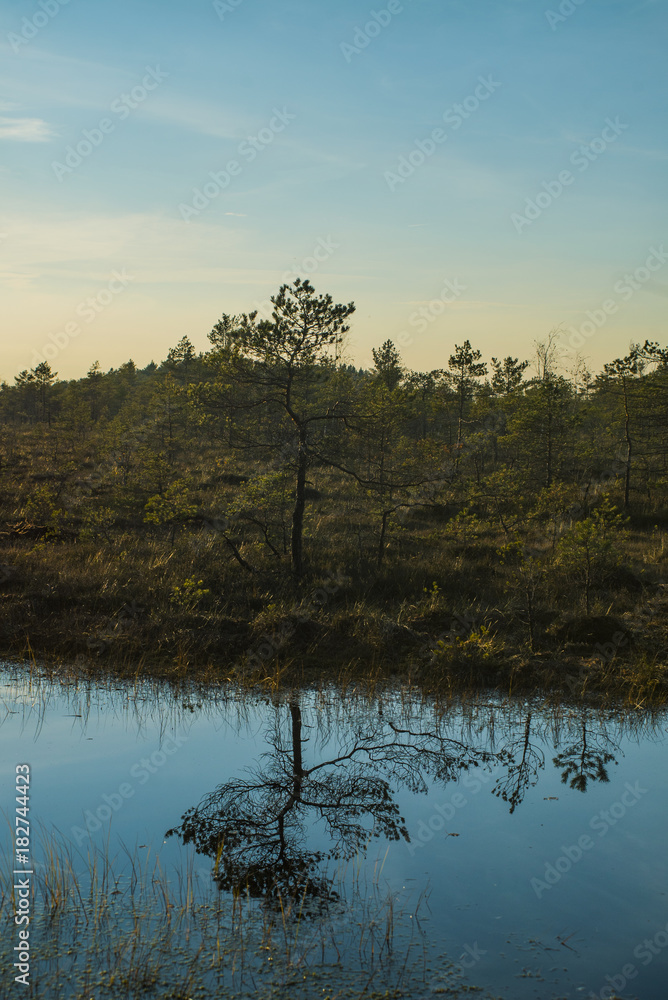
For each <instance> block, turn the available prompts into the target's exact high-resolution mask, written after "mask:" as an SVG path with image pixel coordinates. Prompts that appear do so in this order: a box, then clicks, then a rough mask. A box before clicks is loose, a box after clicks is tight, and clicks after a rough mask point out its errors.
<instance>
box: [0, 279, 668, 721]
mask: <svg viewBox="0 0 668 1000" xmlns="http://www.w3.org/2000/svg"><path fill="white" fill-rule="evenodd" d="M272 301H273V303H274V313H273V318H272V319H271V320H262V319H260V318H258V316H257V315H255V314H250V315H241V316H230V315H223V316H222V318H221V319H220V321H219V322H218V323H217V324H216V326H215V327H214V329H213V330H212V331H211V333H210V335H209V340H210V345H211V346H210V348H209V350H207V351H206V352H204V353H199V354H198V353H197V352H196V351H195V350H194V348H193V345H192V344H191V342H190V340H189V339H188V338H187V337H183V338H182V340H181V341H180V342H179V343H178V344H177V345H176V346H175V347H173V348H172V349H171V350H170V351H169V352H168V354H167V357H166V359H165V360H164V361H162V362H161V363H160V364H156V363H151V364H149V365H148V366H147V367H146V368H144V369H138V368H137V367H136V366H135V364H134V363H133V362H132V361H128V362H127V363H126V364H123V365H121V366H120V367H119V368H117V369H111V370H109V371H107V372H103V371H102V370H101V368H100V366H99V364H97V363H94V364H93V365H92V366H91V368H90V370H89V371H88V373H87V374H86V375H85V376H84V377H82V378H78V379H73V380H69V381H67V380H59V378H58V375H57V372H56V371H54V370H53V369H52V367H51V364H50V362H49V361H48V360H43V361H40V362H39V363H38V364H37V365H36V366H35V367H34V368H33V369H32V370H26V371H23V372H21V373H20V374H18V375H17V376H16V378H15V379H14V384H11V385H10V384H7V383H4V384H3V385H2V386H1V387H0V547H1V548H0V561H1V562H2V563H3V566H2V567H1V568H0V595H1V603H0V652H1V653H3V654H4V655H13V656H19V655H25V654H26V653H28V652H30V651H32V652H33V653H34V654H35V655H39V656H56V657H63V658H69V659H73V658H76V657H79V658H80V662H81V663H82V664H88V665H96V664H98V663H99V661H101V660H102V661H105V662H106V663H108V664H111V663H114V664H116V665H118V664H120V663H122V662H125V663H126V664H127V665H128V666H129V665H132V668H133V669H135V670H136V669H137V666H138V664H139V666H140V667H142V666H143V668H145V669H150V670H153V671H163V672H166V673H169V672H176V673H179V672H184V671H185V672H194V671H201V672H204V673H208V674H210V675H218V676H220V677H235V678H240V677H242V676H244V677H251V678H254V679H259V680H265V679H266V678H272V680H273V682H276V681H277V680H279V679H280V678H281V677H287V676H292V675H293V674H294V672H295V671H298V672H300V673H301V674H303V673H304V671H320V672H327V671H331V670H336V671H337V672H338V671H345V672H347V674H348V675H349V676H356V675H357V674H360V675H361V674H364V675H368V674H369V673H370V672H371V673H372V674H373V673H374V672H376V673H377V674H378V673H381V674H397V673H401V674H403V675H408V676H410V677H411V678H414V679H416V680H418V681H419V682H420V683H421V684H434V685H440V686H443V685H445V686H446V687H448V686H455V685H461V684H462V683H467V684H468V683H484V684H490V683H492V684H500V685H503V687H504V688H505V689H508V687H514V688H517V687H522V686H527V685H528V686H532V687H537V686H540V685H543V684H550V685H555V684H556V685H557V686H561V687H562V688H563V689H564V690H566V691H569V692H571V693H574V694H579V693H581V692H582V691H591V692H594V691H599V690H601V691H602V690H610V689H615V690H617V691H621V690H623V691H624V693H625V695H626V696H627V697H629V698H630V699H631V700H635V701H636V702H642V701H643V700H645V699H648V698H654V699H656V698H662V697H664V696H665V692H666V678H667V677H668V670H667V668H666V659H665V649H666V647H667V646H668V642H667V639H668V627H667V624H666V607H667V606H668V595H667V594H666V592H665V590H664V588H665V584H664V575H665V570H666V561H667V559H668V550H667V548H666V534H667V526H668V434H667V433H666V430H667V427H668V349H665V348H661V347H660V345H658V344H656V343H649V342H645V343H644V344H633V345H631V347H630V349H629V353H628V354H627V355H626V357H623V358H617V359H611V360H610V362H609V363H608V364H606V365H605V366H604V369H603V371H601V372H600V373H598V374H593V373H591V372H589V371H588V370H587V368H586V367H585V365H584V364H582V363H581V362H578V363H576V364H575V365H574V367H572V369H571V370H570V371H568V370H567V369H566V366H565V365H564V363H563V359H562V358H561V356H560V349H559V344H560V340H559V336H558V332H553V333H551V334H550V335H549V336H548V337H547V339H546V340H545V341H543V342H540V343H537V344H536V356H535V357H534V358H533V359H528V360H523V359H518V358H514V357H512V356H507V357H505V358H492V359H490V360H489V362H487V361H486V360H485V359H483V358H482V356H481V353H480V351H478V350H476V349H475V347H473V346H472V345H471V344H470V343H469V342H468V341H466V342H465V343H463V344H454V345H452V347H451V348H450V350H451V352H452V353H448V349H445V350H444V355H443V358H442V359H439V360H441V362H442V365H443V367H442V368H438V369H435V370H432V371H428V372H414V371H409V370H407V369H406V368H405V366H404V364H403V362H402V358H401V356H400V353H399V352H398V351H397V349H396V348H395V346H394V345H393V344H392V342H391V341H389V340H388V341H386V342H385V343H384V344H382V346H379V347H378V348H377V349H376V350H374V351H373V366H372V367H371V368H369V369H368V370H364V369H360V368H356V367H354V366H353V365H350V364H347V363H345V362H344V361H343V360H342V358H343V357H345V351H344V343H345V338H346V333H347V331H348V321H349V320H350V318H351V316H352V314H353V312H354V306H353V304H352V303H350V304H348V305H341V304H335V303H334V302H333V301H332V299H331V297H330V296H328V295H320V294H317V293H316V292H315V290H314V289H313V287H312V286H311V285H310V284H309V283H308V282H307V281H304V282H301V281H299V280H296V281H295V282H294V283H293V284H292V285H291V286H283V287H282V288H281V289H280V290H279V292H278V293H277V295H276V296H275V297H274V299H273V300H272Z"/></svg>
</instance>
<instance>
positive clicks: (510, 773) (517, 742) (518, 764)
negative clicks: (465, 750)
mask: <svg viewBox="0 0 668 1000" xmlns="http://www.w3.org/2000/svg"><path fill="white" fill-rule="evenodd" d="M531 719H532V713H531V712H529V714H528V715H527V717H526V721H525V723H524V729H523V732H522V735H521V736H519V737H517V739H514V740H511V742H510V743H508V744H507V745H506V748H505V749H506V753H507V755H508V756H507V760H508V763H507V768H506V773H505V774H504V775H502V776H501V777H500V778H499V779H498V780H497V782H496V784H495V785H494V788H493V793H494V795H496V796H497V797H498V798H501V799H503V801H504V802H508V803H510V811H511V813H513V812H515V809H516V808H517V806H518V805H519V804H520V802H521V801H522V800H523V798H524V796H525V794H526V792H527V789H528V788H532V787H533V786H534V785H535V784H536V782H537V781H538V772H539V771H540V770H542V768H544V767H545V756H544V754H543V751H542V750H541V749H540V747H538V746H537V745H536V744H534V743H532V742H531Z"/></svg>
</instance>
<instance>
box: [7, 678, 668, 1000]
mask: <svg viewBox="0 0 668 1000" xmlns="http://www.w3.org/2000/svg"><path fill="white" fill-rule="evenodd" d="M667 735H668V718H667V717H666V715H665V714H654V715H648V714H646V713H624V712H614V711H610V710H605V711H603V710H595V709H592V708H589V709H583V708H580V707H578V708H575V707H564V706H560V707H555V706H553V705H552V706H550V705H548V704H545V703H541V702H540V701H536V700H533V701H522V700H499V699H495V698H479V699H477V700H474V701H467V702H465V703H462V702H457V701H453V702H450V703H448V704H446V705H443V704H440V705H434V704H433V703H431V702H429V701H426V700H422V699H421V698H420V697H419V696H418V695H417V694H416V693H415V692H412V693H411V695H410V696H408V695H406V693H402V692H399V691H387V690H386V691H383V692H382V693H378V692H376V693H374V694H373V695H372V696H370V695H368V694H364V693H362V692H355V691H351V690H348V691H346V692H344V693H342V692H339V691H337V690H335V689H328V690H325V691H322V690H321V691H317V692H316V691H300V692H293V693H292V694H286V695H282V696H281V697H278V696H269V695H249V694H248V693H243V692H240V691H235V690H232V689H224V688H219V689H216V690H214V691H208V692H206V694H203V693H201V692H200V693H199V694H196V693H188V694H183V693H181V694H175V693H173V692H172V691H170V690H169V689H168V688H161V687H158V686H156V685H141V684H140V685H135V686H134V687H128V686H125V685H122V684H119V683H106V684H101V685H100V686H96V685H93V684H84V683H81V682H78V683H69V684H60V683H51V682H49V681H47V680H46V679H44V678H40V677H39V676H38V675H37V674H36V673H33V674H28V673H27V672H26V671H25V670H24V669H23V668H17V667H14V668H9V667H7V668H5V669H4V670H3V671H2V672H1V673H0V761H1V762H2V764H1V765H0V782H1V784H0V790H1V800H0V801H1V805H2V809H3V812H4V813H5V815H6V817H7V819H8V820H9V823H10V825H11V827H12V828H13V826H14V808H15V807H14V784H15V773H16V765H23V764H29V766H30V822H31V828H32V844H31V857H32V859H33V860H34V866H35V871H36V872H37V873H39V871H40V866H41V869H42V870H46V868H47V867H48V865H49V864H53V858H51V859H50V858H49V856H48V855H49V848H48V844H49V837H50V835H51V834H52V832H53V831H56V832H57V833H56V834H54V835H55V836H56V839H57V843H58V844H59V845H61V846H60V848H59V849H61V850H64V851H65V850H66V851H69V857H70V858H71V859H74V861H73V862H72V863H73V865H74V866H75V867H76V864H79V863H80V864H81V865H82V866H83V867H84V868H85V863H84V861H85V859H86V858H88V859H89V861H90V857H91V852H93V853H94V852H95V851H99V852H101V853H105V852H106V855H107V856H110V855H111V856H112V857H113V866H112V867H114V876H115V879H116V881H115V889H114V888H113V884H112V883H113V879H111V880H110V881H109V884H108V885H103V886H102V888H101V891H102V892H107V893H111V892H115V893H116V894H117V895H118V896H119V897H122V890H123V887H124V883H123V881H122V878H123V877H127V872H128V869H130V870H132V866H133V864H136V863H137V862H136V861H135V862H131V861H129V860H128V859H129V858H131V857H134V858H135V859H136V858H137V857H138V856H139V857H140V858H141V857H146V858H148V857H150V858H151V859H152V862H151V863H152V864H154V865H155V863H156V861H157V864H158V867H159V871H160V872H161V873H165V878H167V879H168V880H170V879H171V881H172V882H173V883H175V882H178V880H179V878H182V876H179V875H178V872H179V870H180V871H183V870H185V869H187V870H188V871H189V872H190V876H189V877H192V879H194V881H195V882H196V883H197V884H198V885H199V886H200V887H201V888H202V892H203V893H204V894H205V895H206V894H207V893H208V896H207V899H208V900H209V903H208V905H209V910H208V911H206V912H209V913H210V912H211V907H212V906H213V907H215V911H216V918H217V919H218V920H219V921H220V920H221V919H223V921H224V920H225V919H226V918H227V916H229V914H233V913H234V909H235V905H238V900H239V895H238V894H239V891H240V890H241V897H240V898H242V899H244V900H245V903H246V904H248V905H249V906H250V905H255V906H256V907H257V908H259V909H256V911H255V912H260V911H262V912H264V914H265V916H264V917H263V918H262V919H263V920H264V924H263V927H264V930H263V931H262V933H263V934H265V935H266V926H267V923H266V920H267V918H266V913H267V912H272V913H278V914H279V918H280V921H282V924H281V926H282V931H283V933H284V935H285V934H287V932H286V922H287V923H289V922H290V921H293V922H301V925H303V926H304V927H305V928H306V927H311V928H312V927H313V925H314V922H317V923H318V927H319V933H320V937H319V938H318V940H319V946H318V948H317V949H316V948H315V946H313V947H310V950H308V949H307V950H308V955H306V954H305V953H300V955H301V957H300V959H299V961H298V962H296V965H297V966H298V967H299V969H300V970H303V971H304V976H305V975H306V971H305V970H307V969H309V970H313V969H314V968H315V967H318V965H320V967H321V971H322V969H324V968H325V966H328V963H329V966H331V968H332V969H334V967H338V968H339V970H340V969H341V968H343V967H345V966H347V965H348V964H350V962H351V961H352V960H349V959H348V957H346V956H342V953H341V948H340V946H339V945H338V944H337V941H336V934H337V931H338V932H340V933H341V934H342V935H344V936H345V934H349V932H350V928H351V927H352V926H353V925H354V926H355V927H356V934H357V938H355V942H356V943H354V944H351V940H352V939H350V937H349V940H348V947H349V948H352V949H353V950H354V951H355V955H356V957H357V959H358V961H359V962H360V965H361V968H362V970H363V971H364V970H368V969H372V971H373V970H375V968H376V967H375V965H374V963H375V962H376V961H377V960H379V959H380V958H381V957H382V955H383V952H385V959H386V961H384V964H383V967H382V968H380V967H379V968H378V970H377V971H373V977H375V978H373V977H372V978H373V982H372V983H371V985H370V986H369V987H368V989H367V992H366V993H365V994H364V995H365V996H369V995H372V994H373V990H374V989H378V990H379V991H380V994H379V995H381V994H382V991H383V990H384V989H385V988H389V986H390V985H391V986H392V988H393V989H394V990H395V991H396V992H395V993H394V994H390V995H394V996H397V997H399V996H405V997H413V998H416V1000H417V998H420V1000H427V998H433V997H438V996H439V995H443V993H444V991H445V990H446V989H448V990H450V991H451V992H449V993H448V994H447V995H449V996H457V995H461V996H463V995H465V994H466V989H467V988H468V989H470V987H471V986H474V987H478V988H479V989H480V991H481V992H480V993H479V994H477V995H480V996H485V997H500V998H504V1000H514V998H518V1000H520V998H526V997H538V998H542V1000H547V998H562V997H563V998H571V997H573V998H574V997H591V996H598V997H602V998H603V997H606V998H607V997H611V996H615V995H619V996H622V997H625V998H626V997H638V998H641V1000H664V998H665V997H666V996H667V995H668V988H667V985H666V984H667V983H668V895H667V884H666V872H667V868H666V857H667V837H666V817H667V816H668V769H667V768H666V766H665V761H666V742H667ZM38 831H39V834H38ZM168 831H170V835H169V836H167V832H168ZM51 843H52V844H53V843H55V841H53V840H52V841H51ZM2 850H3V864H2V867H3V873H5V874H4V875H3V892H5V893H6V891H7V885H8V884H9V883H8V881H7V874H8V873H9V872H11V870H12V867H11V866H12V857H11V851H12V846H11V841H10V840H9V838H8V836H5V837H4V840H3V841H2ZM52 851H53V848H52ZM188 866H189V867H188ZM152 870H153V871H154V870H155V869H152ZM171 872H174V873H176V874H174V875H171V874H169V873H171ZM212 876H214V877H212ZM10 877H11V876H10ZM161 877H162V876H161ZM152 881H153V882H154V883H155V881H156V880H155V878H154V879H152ZM128 884H129V883H128ZM179 884H180V883H179ZM235 893H236V894H237V895H236V899H237V904H235ZM122 898H126V897H122ZM291 900H292V901H293V906H292V910H291V911H290V912H289V913H288V915H287V917H286V910H290V901H291ZM96 905H97V904H96ZM124 905H125V906H126V910H127V904H124ZM157 906H158V902H156V907H157ZM40 907H42V909H40ZM33 910H34V912H33V914H32V916H31V919H32V921H33V928H34V929H35V933H36V934H37V935H38V936H37V937H35V938H34V941H35V943H36V950H35V951H33V953H32V956H31V977H32V978H31V994H29V993H26V991H23V992H22V987H21V986H20V985H17V984H15V983H14V982H12V981H11V979H12V973H11V969H10V968H9V965H11V962H10V963H9V965H8V963H7V959H6V957H5V958H3V966H2V975H3V977H4V978H5V982H3V987H2V989H0V993H1V994H2V995H3V996H4V995H7V996H10V995H16V996H19V995H35V996H40V997H41V996H44V997H45V998H47V1000H48V998H49V996H54V997H55V996H58V997H60V996H66V997H70V996H73V997H74V996H83V995H84V994H85V995H86V996H90V997H92V996H95V1000H97V998H98V997H100V998H102V997H105V996H112V995H114V996H115V995H116V994H115V993H114V992H113V989H115V988H116V986H117V985H118V984H117V983H115V982H114V983H112V984H111V985H108V984H107V985H106V986H105V985H104V984H102V985H101V983H102V980H100V984H98V987H97V993H95V994H94V993H93V992H90V990H91V989H93V987H92V986H90V985H89V980H86V987H85V989H84V987H83V986H76V983H77V982H80V978H79V980H77V979H76V976H75V970H76V960H75V959H74V958H73V959H72V960H71V962H70V965H68V966H66V968H65V971H63V970H62V969H61V970H60V973H59V975H60V976H61V978H60V980H59V983H60V985H59V986H58V987H53V988H52V991H51V992H49V991H50V989H51V987H49V985H48V982H49V981H48V979H47V978H43V980H42V981H41V983H40V981H39V976H40V974H42V973H44V972H45V970H46V969H47V966H48V968H49V969H50V970H51V971H53V968H54V967H55V966H54V962H55V963H56V965H57V964H58V960H59V959H58V956H57V955H56V957H55V958H54V948H52V947H50V946H49V945H48V942H49V935H50V934H51V936H52V937H53V936H54V935H55V930H54V927H55V924H54V923H53V922H52V924H51V925H50V924H49V921H48V914H47V912H46V910H44V909H43V901H42V902H40V898H39V893H37V895H36V897H35V899H34V900H33ZM169 912H172V911H169V910H168V913H169ZM198 912H199V911H198ZM202 912H204V911H202ZM126 915H127V914H126ZM221 915H222V917H221ZM9 916H10V918H11V913H10V914H9ZM3 917H4V914H3ZM198 919H200V918H199V917H198V916H197V914H196V913H195V911H194V910H193V912H192V914H191V916H190V918H189V920H190V922H189V923H188V930H187V932H186V931H185V930H183V929H182V930H181V931H179V933H181V934H182V936H183V938H184V940H185V939H187V941H188V942H190V941H191V936H192V940H193V941H199V942H200V953H199V955H198V956H196V957H197V962H199V963H200V964H202V963H204V962H205V959H206V963H208V965H207V968H208V969H209V972H208V973H207V975H210V976H214V973H215V975H216V976H218V978H217V979H215V980H214V979H211V980H210V982H211V983H213V982H214V981H215V982H216V983H218V986H217V987H216V988H215V989H214V988H213V987H211V988H210V991H209V992H207V993H204V992H203V993H202V995H209V996H217V995H220V996H223V995H225V996H227V995H230V996H232V995H233V993H234V990H233V989H232V986H231V985H228V986H226V987H225V991H224V992H221V990H222V987H221V986H220V983H221V982H222V980H221V978H220V976H221V975H222V972H223V971H229V972H231V973H234V974H235V975H236V973H237V972H238V965H239V962H238V959H237V958H236V957H235V958H234V959H232V958H231V957H230V955H231V952H229V951H228V952H227V953H226V952H225V951H224V950H223V951H222V952H221V951H220V948H219V951H218V953H217V955H213V957H212V954H213V953H211V954H210V953H209V945H208V944H206V945H205V944H203V943H202V942H203V941H204V935H203V932H201V933H200V930H198V927H197V920H198ZM272 919H273V918H272ZM277 919H278V918H277ZM309 921H310V922H311V923H310V924H309ZM367 924H368V925H369V926H371V925H373V926H374V927H380V926H381V925H382V927H383V928H384V931H383V934H379V935H377V936H376V938H373V935H372V936H371V937H369V926H365V925H367ZM6 926H8V925H7V924H6ZM118 926H122V925H121V924H119V925H118ZM136 926H137V921H136V918H135V927H136ZM184 927H185V924H184ZM388 927H390V928H391V936H392V940H393V944H392V948H390V947H389V945H388V941H389V934H390V932H389V931H388ZM323 928H325V931H326V932H325V933H323ZM126 930H128V928H126ZM172 930H173V928H172ZM94 932H95V929H94V928H93V927H91V928H89V929H88V930H85V928H84V929H81V928H80V929H79V930H78V931H77V934H78V935H79V936H78V937H77V942H78V944H77V948H78V947H80V941H81V934H84V935H85V934H86V933H88V934H89V935H91V934H93V933H94ZM68 933H69V932H68V931H67V930H66V929H65V930H63V927H60V930H59V934H58V946H57V949H55V950H58V949H62V950H63V951H64V952H67V951H68V948H67V944H68V942H67V934H68ZM72 933H74V932H72ZM289 933H291V934H293V933H294V928H290V929H289ZM307 933H312V931H308V932H307V931H306V930H304V931H303V932H302V940H305V939H306V936H307ZM9 937H11V933H10V935H9ZM263 940H264V939H263ZM313 940H315V936H314V937H313ZM362 940H363V945H362V944H360V942H362ZM3 942H4V943H5V946H6V945H11V944H12V943H13V942H10V941H9V939H8V938H7V940H5V936H4V935H3ZM33 947H35V945H33ZM184 947H185V945H184ZM262 947H265V948H266V946H265V945H263V946H262ZM40 949H42V951H43V952H44V954H43V955H41V954H40ZM76 950H77V949H76V948H70V949H69V951H76ZM266 950H269V949H266ZM47 953H48V954H47ZM236 954H237V953H236V952H235V955H236ZM172 955H173V961H174V962H175V963H178V962H186V961H193V962H194V961H195V959H193V958H192V956H189V957H187V956H186V953H185V952H182V953H180V954H178V955H176V954H175V953H174V951H173V949H172ZM360 956H361V957H360ZM408 956H410V961H408V960H407V959H408ZM278 957H279V956H276V958H277V959H278ZM47 958H48V962H47ZM271 958H272V956H271V955H269V956H268V960H271ZM255 960H256V959H254V958H252V957H251V956H250V953H249V954H246V952H244V962H245V963H246V964H247V966H248V969H249V976H250V979H249V981H248V982H244V980H243V975H242V976H241V978H240V979H239V978H238V979H237V980H235V984H236V985H235V988H238V995H239V996H242V995H244V996H245V995H249V996H251V995H260V993H261V990H262V989H265V987H266V990H267V993H266V995H267V996H269V995H271V996H279V995H280V996H282V995H290V996H293V997H296V996H297V995H298V993H297V991H296V987H295V986H294V981H291V980H290V979H289V977H288V979H286V978H285V976H286V969H285V965H286V962H287V965H290V966H291V970H290V975H292V974H293V973H294V970H295V960H294V956H291V957H289V960H285V959H284V963H283V968H282V970H281V971H280V973H279V962H278V961H276V965H275V966H274V967H273V968H272V967H271V966H269V967H268V969H269V971H267V968H263V971H262V976H263V978H262V980H261V981H260V980H259V979H254V978H253V977H254V975H255V973H254V972H253V962H254V961H255ZM96 961H98V962H99V961H101V960H100V959H99V958H98V959H96ZM226 963H227V964H228V965H229V964H230V963H231V965H233V966H234V968H233V969H232V968H231V969H224V968H223V967H225V965H226ZM402 963H403V965H402ZM381 964H382V963H381ZM265 965H266V962H265ZM329 966H328V967H329ZM68 970H69V971H68ZM98 971H99V970H98ZM309 974H310V973H309ZM300 975H301V972H300ZM327 975H329V973H327ZM68 976H70V977H71V978H70V980H69V990H68V986H67V984H68V978H67V977H68ZM304 976H302V978H304ZM332 976H333V977H334V978H333V979H327V978H325V979H324V980H323V983H324V984H325V985H324V986H323V985H322V984H320V985H318V987H317V990H316V989H315V987H314V986H312V987H311V994H310V995H320V996H323V997H324V996H327V995H329V996H332V997H334V996H339V995H340V996H344V995H345V996H351V997H352V996H361V995H362V992H363V989H362V988H360V987H356V989H357V992H355V990H354V989H352V988H351V991H349V992H344V991H343V988H342V989H341V992H340V993H337V992H336V988H337V987H336V981H337V974H335V973H332ZM63 977H64V980H63ZM272 977H274V981H272ZM281 977H282V978H281ZM367 978H368V977H367ZM112 979H113V977H112ZM193 981H194V980H193ZM63 982H65V984H66V985H65V987H63ZM203 982H204V983H206V982H207V980H206V976H204V979H203ZM291 982H292V985H290V983H291ZM280 983H282V984H283V987H282V988H283V989H284V991H285V992H284V993H282V992H280V990H279V985H280ZM36 984H37V985H36ZM112 987H113V988H112ZM119 988H120V987H119ZM157 988H158V987H156V989H157ZM201 988H202V989H204V988H205V987H201ZM128 989H130V987H128ZM160 989H161V990H162V991H161V992H157V993H154V994H152V993H151V985H150V982H148V980H147V982H146V983H145V984H144V985H143V986H142V995H146V996H151V995H157V996H163V995H167V994H166V993H165V992H164V988H163V987H160ZM77 990H78V991H79V992H77ZM244 990H246V991H247V992H244ZM272 990H273V992H272ZM32 991H34V992H32ZM277 991H278V992H277ZM119 995H120V994H119ZM130 995H132V994H130ZM173 995H174V996H177V995H178V996H182V997H184V998H185V997H186V996H189V995H190V993H189V992H188V991H185V992H182V993H176V992H175V993H174V994H173ZM262 995H264V994H262ZM192 996H193V997H194V996H195V990H194V989H193V991H192Z"/></svg>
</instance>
